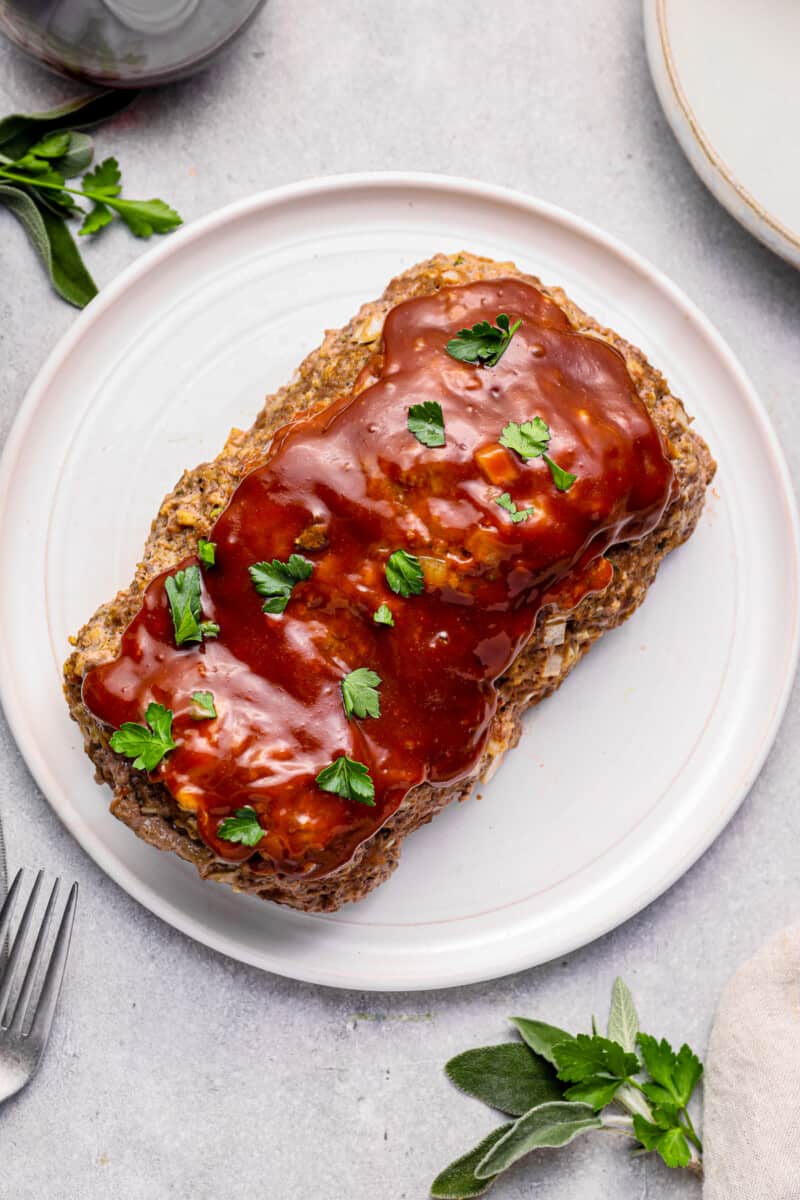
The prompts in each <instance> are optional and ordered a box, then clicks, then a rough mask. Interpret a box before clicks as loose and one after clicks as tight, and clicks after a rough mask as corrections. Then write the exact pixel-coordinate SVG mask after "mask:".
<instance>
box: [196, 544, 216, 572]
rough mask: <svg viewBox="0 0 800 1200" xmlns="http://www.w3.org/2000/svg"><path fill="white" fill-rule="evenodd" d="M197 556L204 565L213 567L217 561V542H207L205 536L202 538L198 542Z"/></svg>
mask: <svg viewBox="0 0 800 1200" xmlns="http://www.w3.org/2000/svg"><path fill="white" fill-rule="evenodd" d="M197 557H198V558H199V559H200V562H201V563H202V564H203V566H206V567H213V566H214V565H215V564H216V561H217V543H216V542H207V541H206V539H205V538H200V541H199V542H198V543H197Z"/></svg>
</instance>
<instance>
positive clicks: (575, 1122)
mask: <svg viewBox="0 0 800 1200" xmlns="http://www.w3.org/2000/svg"><path fill="white" fill-rule="evenodd" d="M511 1020H512V1024H513V1025H514V1026H515V1027H516V1029H517V1031H518V1032H519V1033H520V1035H521V1037H522V1041H520V1042H505V1043H503V1044H502V1045H499V1046H483V1047H481V1048H480V1049H477V1050H467V1051H465V1052H464V1053H463V1054H459V1055H457V1056H456V1057H455V1058H453V1059H451V1060H450V1061H449V1062H448V1063H447V1065H446V1067H445V1070H446V1072H447V1074H448V1076H449V1077H450V1079H451V1080H452V1082H453V1083H455V1085H456V1086H457V1087H458V1088H460V1089H461V1091H463V1092H466V1093H467V1094H468V1095H470V1096H475V1097H477V1099H479V1100H482V1101H483V1102H484V1103H485V1104H489V1105H491V1107H492V1108H496V1109H499V1110H500V1111H501V1112H503V1113H506V1114H507V1115H508V1116H510V1117H511V1118H513V1120H511V1121H509V1122H506V1123H505V1124H503V1125H501V1126H500V1127H499V1128H497V1129H495V1130H494V1131H493V1132H492V1133H490V1134H489V1136H488V1137H486V1138H484V1140H483V1141H482V1142H481V1143H480V1145H478V1146H476V1147H475V1149H474V1150H471V1151H469V1152H468V1153H467V1154H465V1155H462V1157H461V1158H458V1159H456V1160H455V1162H452V1163H451V1164H450V1166H449V1167H446V1168H445V1169H444V1171H442V1172H441V1173H440V1174H439V1175H438V1176H437V1177H436V1179H435V1180H434V1182H433V1185H432V1187H431V1194H432V1195H433V1196H435V1197H441V1198H442V1200H445V1198H448V1200H461V1198H463V1197H469V1196H478V1195H481V1194H482V1193H483V1192H485V1191H486V1190H487V1188H489V1187H490V1186H491V1184H492V1183H493V1182H494V1181H495V1179H497V1177H498V1175H499V1174H500V1173H501V1172H503V1171H505V1170H506V1169H507V1168H508V1167H510V1166H511V1165H512V1164H513V1163H515V1162H517V1160H518V1159H520V1158H522V1157H523V1156H524V1155H526V1154H528V1153H529V1152H530V1151H531V1150H536V1149H542V1148H546V1147H556V1146H564V1145H566V1144H567V1143H568V1142H571V1141H572V1140H573V1139H574V1138H576V1137H578V1136H579V1135H580V1134H582V1133H585V1132H587V1131H588V1130H590V1129H602V1130H607V1131H611V1132H613V1133H615V1134H617V1135H619V1134H623V1135H624V1136H626V1137H628V1138H629V1139H630V1140H631V1142H632V1143H633V1144H634V1150H635V1152H637V1153H645V1152H647V1151H651V1152H654V1153H656V1154H658V1155H659V1156H660V1157H661V1158H662V1159H663V1161H664V1162H665V1163H666V1165H667V1166H668V1167H676V1168H677V1167H688V1168H689V1169H690V1170H693V1171H694V1172H695V1173H697V1174H701V1173H702V1159H701V1153H702V1145H701V1142H700V1139H699V1137H698V1135H697V1132H696V1130H695V1128H694V1124H693V1122H692V1118H691V1116H690V1113H689V1105H690V1102H691V1099H692V1096H693V1093H694V1090H695V1088H696V1087H697V1084H698V1082H699V1080H700V1077H701V1075H702V1073H703V1067H702V1064H701V1062H700V1060H699V1059H698V1058H697V1055H696V1054H694V1052H693V1051H692V1050H690V1049H689V1047H688V1046H686V1045H683V1046H681V1048H680V1050H678V1051H677V1052H676V1051H675V1050H673V1049H672V1047H671V1046H670V1044H669V1042H667V1041H665V1040H664V1039H662V1040H661V1041H660V1042H659V1041H656V1039H655V1038H653V1037H650V1035H649V1034H646V1033H642V1032H641V1031H640V1030H639V1018H638V1016H637V1013H636V1007H635V1005H634V1002H633V997H632V996H631V994H630V991H629V990H628V988H627V987H626V985H625V984H624V983H623V982H622V980H621V979H617V980H616V981H615V983H614V988H613V990H612V993H611V1012H610V1014H609V1019H608V1031H607V1036H603V1035H601V1034H599V1033H598V1032H597V1030H596V1029H595V1028H594V1022H592V1025H593V1032H592V1033H591V1034H585V1033H580V1034H577V1035H573V1034H570V1033H567V1032H566V1031H565V1030H563V1029H559V1028H558V1027H557V1026H555V1025H548V1024H546V1023H545V1022H543V1021H534V1020H529V1019H528V1018H525V1017H512V1018H511Z"/></svg>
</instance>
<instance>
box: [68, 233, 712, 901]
mask: <svg viewBox="0 0 800 1200" xmlns="http://www.w3.org/2000/svg"><path fill="white" fill-rule="evenodd" d="M462 326H463V327H462ZM512 418H514V419H512ZM714 470H715V464H714V462H713V459H712V458H711V455H710V453H709V451H708V448H707V447H706V445H705V443H704V442H703V440H702V439H701V438H700V437H699V436H698V434H697V433H695V432H694V430H693V429H692V428H691V422H690V418H689V417H688V416H687V414H686V411H685V409H684V407H683V404H682V403H681V401H680V400H679V399H678V398H676V397H675V396H673V395H672V393H671V392H670V389H669V386H668V384H667V382H666V380H665V379H664V378H663V376H662V375H660V374H659V372H658V371H657V370H656V369H655V368H653V367H652V366H651V365H650V364H649V363H648V361H647V360H646V358H645V357H644V355H643V354H642V352H641V351H640V350H638V349H637V348H636V347H634V346H632V345H630V344H629V343H628V342H626V341H625V340H624V339H623V338H622V337H621V336H620V335H619V334H617V333H615V332H614V331H612V330H610V329H606V328H604V327H602V326H601V325H599V324H598V323H597V322H596V321H595V320H593V319H592V318H591V317H590V316H588V315H587V314H586V313H584V312H582V311H581V310H580V309H579V308H578V307H577V306H576V305H575V304H574V303H573V302H572V301H571V300H570V299H569V298H568V297H567V296H566V295H565V294H564V292H563V291H562V290H561V289H560V288H557V287H548V286H545V285H543V284H542V283H541V282H540V281H539V280H538V279H535V278H533V277H531V276H528V275H525V274H523V273H522V272H520V271H518V270H517V268H516V267H515V266H514V265H513V264H512V263H508V262H505V263H500V262H494V261H491V260H489V259H486V258H480V257H477V256H475V255H472V254H470V253H467V252H462V253H460V254H457V255H444V254H438V255H436V256H435V257H433V258H432V259H430V260H429V261H427V262H423V263H420V264H419V265H417V266H414V267H412V268H410V269H409V270H407V271H405V272H404V273H403V274H401V275H399V276H398V277H397V278H396V279H394V280H393V281H392V282H391V283H390V284H389V286H388V287H387V288H386V290H385V292H384V294H383V296H382V297H381V298H380V299H379V300H376V301H374V302H371V303H368V304H365V305H363V307H362V308H361V309H360V310H359V312H358V313H357V314H356V316H355V317H353V319H352V320H351V321H349V322H348V324H347V325H345V326H344V327H343V328H342V329H339V330H333V331H328V332H327V333H326V335H325V337H324V340H323V342H322V344H321V346H320V347H319V348H318V349H316V350H314V351H313V352H312V353H311V354H310V355H309V356H308V357H307V358H306V359H305V361H304V362H303V363H302V365H301V366H300V368H299V369H298V371H297V372H296V374H295V376H294V377H293V379H292V380H291V381H290V382H289V383H288V384H287V385H286V386H285V387H283V388H281V389H280V390H279V391H278V392H276V393H275V394H274V395H272V396H270V397H268V399H267V400H266V402H265V404H264V407H263V409H262V411H261V412H260V413H259V415H258V417H257V418H256V420H255V422H254V424H253V425H252V427H251V428H250V429H249V430H247V431H242V430H239V429H234V430H233V431H232V432H231V434H230V436H229V438H228V440H227V443H226V445H225V447H224V448H223V450H222V452H221V453H220V455H219V457H218V458H216V459H215V460H214V461H213V462H210V463H205V464H203V465H202V466H199V467H196V468H194V469H192V470H188V471H186V472H185V473H184V474H183V476H182V478H181V479H180V480H179V482H178V484H177V485H176V487H175V488H174V489H173V490H172V491H171V492H170V493H169V495H168V496H167V497H166V498H165V500H164V501H163V503H162V505H161V508H160V510H159V512H158V515H157V516H156V518H155V520H154V521H153V524H152V527H151V530H150V536H149V538H148V540H147V543H146V546H145V549H144V554H143V556H142V560H141V562H140V563H139V565H138V568H137V570H136V574H135V577H134V579H133V582H132V583H131V585H130V587H128V588H126V589H125V590H123V591H121V592H119V593H118V594H117V596H115V597H114V599H113V600H110V601H109V602H108V603H106V604H104V605H102V606H101V607H100V608H99V609H98V611H97V612H96V613H95V614H94V616H93V617H92V618H91V619H90V620H89V621H88V622H87V624H86V625H85V626H84V627H83V628H82V629H81V631H80V633H79V634H78V635H77V637H76V638H75V639H74V641H73V651H72V653H71V655H70V657H69V659H68V660H67V662H66V665H65V693H66V697H67V702H68V704H69V709H70V712H71V714H72V717H73V718H74V720H76V721H77V722H78V724H79V726H80V728H81V731H82V733H83V737H84V741H85V747H86V752H87V754H88V755H89V757H90V758H91V759H92V761H93V763H94V765H95V769H96V778H97V780H98V782H99V783H101V784H102V783H105V784H108V785H109V786H110V787H111V789H112V791H113V799H112V801H111V812H112V813H113V814H114V816H116V817H117V818H118V819H119V820H120V821H122V822H123V823H125V824H126V825H128V826H129V827H130V828H131V829H132V830H133V832H134V833H136V834H137V835H138V836H139V837H140V838H142V839H144V840H145V841H147V842H149V843H150V844H151V845H152V846H154V847H156V848H158V849H160V850H167V851H172V852H173V853H175V854H177V855H179V856H180V857H181V858H183V859H185V860H187V861H188V862H190V863H193V864H194V866H195V867H196V868H197V870H198V872H199V873H200V875H201V876H202V877H203V878H205V879H209V880H217V881H218V882H223V883H227V884H229V885H230V886H232V887H233V888H234V889H235V890H237V891H241V892H249V893H252V894H254V895H256V896H259V897H261V898H263V899H265V900H272V901H275V902H277V903H280V904H285V905H289V906H290V907H292V908H296V909H301V910H304V911H309V912H331V911H334V910H336V909H338V908H339V907H340V906H341V905H342V904H344V903H346V902H347V901H354V900H358V899H360V898H361V897H363V896H365V895H366V894H367V893H368V892H370V891H371V890H372V889H373V888H375V887H376V886H377V885H378V884H379V883H381V882H382V881H383V880H385V879H386V878H387V877H388V875H389V874H390V873H391V872H392V871H393V870H394V868H395V867H396V866H397V864H398V862H399V858H400V850H401V846H402V843H403V840H404V838H405V837H406V836H407V835H408V834H409V833H411V832H413V831H414V830H415V829H417V828H418V826H420V825H424V824H426V823H427V822H428V821H430V820H431V818H432V817H433V816H434V815H435V814H436V813H437V812H438V811H439V809H441V808H443V807H444V806H445V805H446V804H449V803H451V801H453V800H465V799H466V798H467V797H468V796H469V795H470V793H471V792H472V790H473V788H474V787H475V784H476V782H477V781H478V780H486V779H488V778H489V776H490V775H491V774H493V773H494V771H495V770H496V769H497V767H498V765H499V764H500V762H501V759H502V757H503V755H504V754H505V752H506V751H507V750H509V749H510V748H512V747H513V746H514V745H515V744H516V742H517V741H518V739H519V736H520V728H521V726H520V721H521V718H522V715H523V713H524V712H525V710H526V709H527V708H529V707H530V706H532V705H534V704H537V703H538V702H539V701H540V700H542V699H544V698H545V697H546V696H548V695H549V694H550V693H551V692H553V691H554V690H555V689H556V688H557V687H559V685H560V684H561V683H562V682H563V680H564V679H565V678H566V676H567V675H568V674H569V672H570V671H571V670H572V668H573V667H574V666H575V665H576V664H577V663H578V661H579V660H580V658H581V657H582V656H583V655H584V654H585V653H586V651H587V650H588V649H589V647H590V646H591V645H592V643H593V642H594V641H596V639H597V638H598V637H600V635H601V634H603V633H604V632H606V631H607V630H609V629H612V628H614V627H615V626H617V625H619V624H621V623H622V622H623V621H624V620H626V619H627V618H628V617H629V616H630V615H631V613H633V611H634V610H635V609H636V608H637V607H638V605H639V604H640V603H641V602H642V600H643V599H644V596H645V593H646V592H647V589H648V588H649V586H650V584H651V583H652V582H653V580H654V578H655V575H656V573H657V571H658V567H659V564H660V563H661V561H662V559H663V558H664V557H665V555H667V554H668V553H669V552H670V551H671V550H673V549H675V548H676V547H677V546H679V545H680V544H681V543H682V542H684V541H685V540H686V539H687V538H688V537H689V535H690V534H691V533H692V531H693V529H694V528H695V526H696V524H697V521H698V518H699V516H700V513H701V510H702V506H703V500H704V495H705V490H706V488H707V487H708V485H709V482H710V480H711V479H712V477H713V474H714ZM209 547H210V549H209ZM257 560H260V561H257ZM248 572H249V575H248ZM190 583H191V584H192V585H193V586H194V589H195V595H194V598H192V596H191V595H190V593H191V587H189V584H190ZM170 589H171V590H170ZM181 597H182V599H181ZM264 597H266V602H265V603H264V605H263V609H262V605H261V600H262V599H263V598H264ZM181 604H183V608H181V607H180V605H181ZM193 604H194V605H195V607H194V608H192V605H193ZM201 605H202V610H203V611H202V615H204V616H206V617H207V618H208V617H213V620H205V621H200V619H199V614H200V606H201ZM192 613H194V617H193V616H192ZM181 614H182V617H181ZM179 617H180V619H184V618H185V619H186V620H188V621H189V628H190V630H191V632H189V633H187V628H186V627H183V631H182V632H181V631H179ZM195 618H196V619H195ZM376 681H377V682H376ZM192 688H194V689H196V690H194V691H192V690H191V689H192ZM197 689H201V690H197ZM202 689H206V690H202ZM190 693H191V695H190ZM203 697H205V700H203ZM198 705H200V708H198ZM154 706H157V712H158V714H160V718H159V720H160V722H161V724H160V725H159V728H160V733H159V734H158V736H156V734H154V733H153V732H152V731H153V729H155V728H156V723H155V715H154V714H155V713H156V707H154ZM151 716H153V722H151ZM145 718H146V720H145ZM173 721H174V724H170V722H173ZM163 722H167V726H166V729H165V727H164V725H163ZM120 727H122V728H125V729H128V730H130V729H131V728H133V730H134V736H135V731H136V729H137V728H138V729H139V730H140V732H141V736H142V737H143V738H146V739H147V738H149V739H150V740H151V743H152V742H153V741H158V738H159V737H160V738H161V741H160V743H159V745H160V749H158V750H157V751H156V755H157V756H158V755H161V757H160V759H159V760H158V761H156V762H153V761H150V760H148V759H147V756H146V755H145V756H144V758H134V753H135V751H131V750H128V749H126V750H124V751H122V750H120V747H121V746H123V745H125V743H124V742H123V741H120V740H119V738H118V737H117V739H116V740H115V730H116V729H118V728H120ZM112 741H114V745H116V746H117V749H115V748H114V745H112ZM132 759H133V761H132ZM148 768H149V769H148Z"/></svg>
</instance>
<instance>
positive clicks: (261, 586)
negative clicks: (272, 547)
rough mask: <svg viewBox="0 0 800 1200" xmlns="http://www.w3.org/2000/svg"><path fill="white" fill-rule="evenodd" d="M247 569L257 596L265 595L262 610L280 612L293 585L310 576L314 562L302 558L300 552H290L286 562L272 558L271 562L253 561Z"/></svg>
mask: <svg viewBox="0 0 800 1200" xmlns="http://www.w3.org/2000/svg"><path fill="white" fill-rule="evenodd" d="M248 569H249V571H250V578H251V579H252V581H253V587H254V588H255V589H256V591H257V592H258V594H259V596H266V597H267V599H266V600H265V601H264V604H263V605H262V612H265V613H282V612H284V611H285V609H286V605H287V604H288V603H289V597H290V596H291V594H292V589H293V588H294V585H295V584H296V583H299V582H300V581H301V580H303V579H308V578H309V577H310V575H311V572H312V571H313V570H314V564H313V563H312V562H309V561H308V559H307V558H303V556H302V554H291V555H290V556H289V558H288V559H287V561H286V562H281V561H280V559H278V558H273V560H272V562H271V563H270V562H258V563H253V565H252V566H251V567H249V568H248Z"/></svg>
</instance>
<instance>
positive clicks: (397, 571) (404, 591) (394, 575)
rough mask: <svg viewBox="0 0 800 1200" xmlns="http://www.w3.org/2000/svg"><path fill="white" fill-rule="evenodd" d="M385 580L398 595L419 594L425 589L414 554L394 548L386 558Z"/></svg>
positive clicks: (418, 563)
mask: <svg viewBox="0 0 800 1200" xmlns="http://www.w3.org/2000/svg"><path fill="white" fill-rule="evenodd" d="M386 582H387V583H388V585H389V587H390V588H391V589H392V591H393V592H396V593H397V595H398V596H406V597H408V596H419V595H420V594H421V593H422V592H424V591H425V576H424V575H423V574H422V564H421V563H420V561H419V559H418V558H417V556H416V554H409V553H408V551H407V550H395V551H394V552H393V553H392V554H390V555H389V557H388V559H387V560H386Z"/></svg>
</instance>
